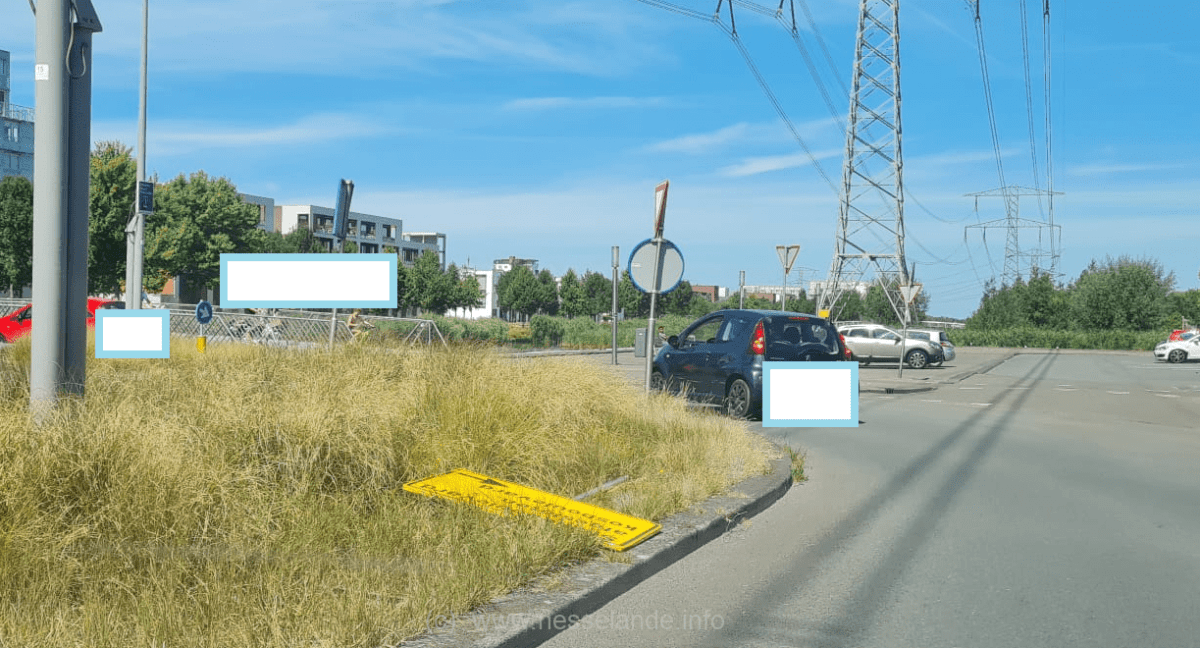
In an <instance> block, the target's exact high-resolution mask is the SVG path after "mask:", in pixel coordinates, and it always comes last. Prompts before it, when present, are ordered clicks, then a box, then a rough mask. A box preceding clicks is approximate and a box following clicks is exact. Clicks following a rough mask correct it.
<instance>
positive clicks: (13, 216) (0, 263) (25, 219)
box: [0, 176, 33, 297]
mask: <svg viewBox="0 0 1200 648" xmlns="http://www.w3.org/2000/svg"><path fill="white" fill-rule="evenodd" d="M32 282H33V184H32V183H31V182H29V180H27V179H26V178H24V177H22V176H8V177H7V178H4V179H3V180H0V285H3V286H6V287H7V288H8V291H9V296H10V297H11V296H12V294H13V289H14V288H15V289H17V290H21V289H23V288H24V287H25V286H27V285H29V284H30V283H32Z"/></svg>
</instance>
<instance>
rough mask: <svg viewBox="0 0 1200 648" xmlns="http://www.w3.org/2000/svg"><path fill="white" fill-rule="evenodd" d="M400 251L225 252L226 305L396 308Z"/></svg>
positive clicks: (223, 289)
mask: <svg viewBox="0 0 1200 648" xmlns="http://www.w3.org/2000/svg"><path fill="white" fill-rule="evenodd" d="M396 267H397V266H396V255H395V254H391V253H380V254H222V255H221V306H222V307H225V308H395V307H396V302H397V298H396Z"/></svg>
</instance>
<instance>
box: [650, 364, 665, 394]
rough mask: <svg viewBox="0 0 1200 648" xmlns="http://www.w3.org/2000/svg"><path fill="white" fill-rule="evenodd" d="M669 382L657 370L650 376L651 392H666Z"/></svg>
mask: <svg viewBox="0 0 1200 648" xmlns="http://www.w3.org/2000/svg"><path fill="white" fill-rule="evenodd" d="M666 389H667V380H666V379H665V378H663V375H662V372H661V371H659V370H658V369H655V370H654V371H653V372H652V373H651V374H650V391H666Z"/></svg>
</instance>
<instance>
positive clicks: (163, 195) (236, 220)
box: [145, 171, 266, 291]
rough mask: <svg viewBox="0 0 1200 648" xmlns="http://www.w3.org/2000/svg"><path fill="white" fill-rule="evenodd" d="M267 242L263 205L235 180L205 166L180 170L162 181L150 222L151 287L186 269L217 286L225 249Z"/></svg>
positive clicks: (252, 248)
mask: <svg viewBox="0 0 1200 648" xmlns="http://www.w3.org/2000/svg"><path fill="white" fill-rule="evenodd" d="M265 248H266V233H265V232H263V231H262V230H260V229H258V209H257V208H255V206H253V205H248V204H246V203H244V202H242V200H241V198H239V197H238V193H237V188H236V187H234V186H233V184H232V183H231V182H229V180H227V179H225V178H209V177H208V175H206V174H205V173H204V172H203V171H197V172H195V173H193V174H192V175H191V176H190V177H185V176H184V175H183V174H180V175H179V177H177V178H175V179H174V180H172V181H170V182H168V183H167V184H165V185H161V186H160V187H159V189H158V191H157V192H156V193H155V196H154V214H153V215H152V216H151V217H150V218H148V219H147V222H146V251H145V263H146V283H147V286H146V287H147V288H148V289H151V290H156V291H157V290H160V289H161V288H162V283H163V282H164V281H165V277H167V276H172V275H182V276H184V277H185V278H187V279H188V280H189V282H192V285H197V286H201V287H205V288H216V287H217V284H218V283H219V281H220V276H221V253H223V252H261V251H262V250H264V249H265Z"/></svg>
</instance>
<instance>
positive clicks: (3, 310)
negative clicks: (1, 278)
mask: <svg viewBox="0 0 1200 648" xmlns="http://www.w3.org/2000/svg"><path fill="white" fill-rule="evenodd" d="M30 301H31V300H28V299H21V298H13V299H9V298H7V297H0V317H6V316H8V315H12V314H13V313H15V312H17V311H18V310H21V308H23V307H24V306H25V304H28V303H29V302H30Z"/></svg>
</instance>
